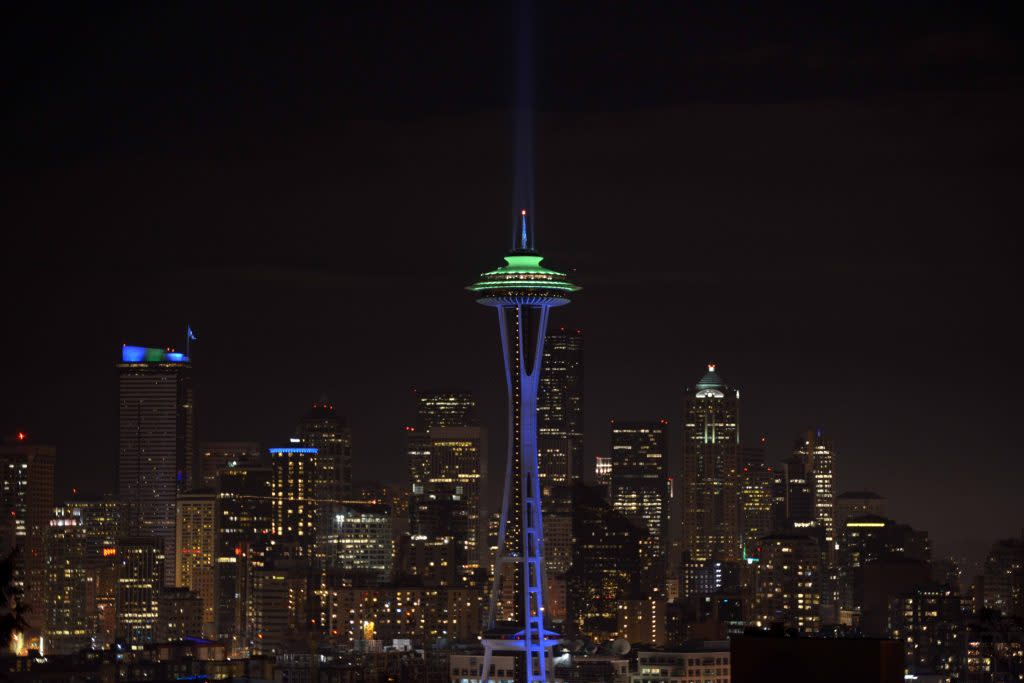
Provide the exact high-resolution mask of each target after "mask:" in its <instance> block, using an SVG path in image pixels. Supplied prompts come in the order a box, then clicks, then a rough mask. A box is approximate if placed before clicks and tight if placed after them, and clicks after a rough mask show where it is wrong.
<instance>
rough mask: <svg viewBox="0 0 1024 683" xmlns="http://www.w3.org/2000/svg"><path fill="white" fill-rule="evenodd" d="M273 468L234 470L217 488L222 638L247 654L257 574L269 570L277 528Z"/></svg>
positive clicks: (218, 619)
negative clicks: (252, 591)
mask: <svg viewBox="0 0 1024 683" xmlns="http://www.w3.org/2000/svg"><path fill="white" fill-rule="evenodd" d="M272 475H273V470H272V469H271V468H270V467H254V466H249V467H242V466H238V467H228V468H227V469H224V470H222V471H221V473H220V477H219V481H218V485H217V503H218V505H217V508H218V511H219V514H218V518H217V529H216V536H215V541H216V553H217V561H216V564H215V565H214V575H215V582H216V604H217V609H216V625H217V626H216V633H217V638H218V639H221V640H224V641H225V642H229V643H231V644H232V650H233V651H235V652H239V651H244V648H245V643H244V638H243V636H244V633H245V628H246V624H247V623H248V609H249V604H250V602H249V593H250V588H251V584H252V572H253V571H254V570H256V569H259V568H261V567H263V566H264V564H265V561H266V555H267V551H268V549H269V547H270V540H271V535H270V534H271V530H272V528H273V505H272V503H271V479H272Z"/></svg>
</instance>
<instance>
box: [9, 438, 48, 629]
mask: <svg viewBox="0 0 1024 683" xmlns="http://www.w3.org/2000/svg"><path fill="white" fill-rule="evenodd" d="M56 457H57V451H56V449H55V448H53V447H52V446H41V445H36V444H33V443H31V441H30V440H29V439H28V438H27V437H26V436H25V435H24V434H21V433H19V434H18V435H17V436H16V438H14V439H12V440H10V441H7V442H5V443H3V444H0V533H2V534H3V537H2V538H0V552H2V553H3V556H6V555H7V554H8V553H9V552H11V550H12V549H14V548H15V547H17V548H19V549H20V553H19V557H18V559H17V562H16V564H15V576H14V582H15V584H16V585H19V587H21V588H22V589H23V590H24V591H25V597H24V600H25V603H26V604H29V605H42V604H45V602H46V548H45V547H44V539H45V538H46V533H47V531H48V529H49V524H50V519H51V518H52V516H53V470H54V463H55V461H56ZM45 616H46V614H45V612H44V611H41V610H40V611H39V612H38V613H36V614H32V613H30V614H28V615H27V619H28V623H29V626H30V629H29V633H30V634H32V635H38V632H39V630H40V629H42V628H43V627H44V626H45V624H44V621H45Z"/></svg>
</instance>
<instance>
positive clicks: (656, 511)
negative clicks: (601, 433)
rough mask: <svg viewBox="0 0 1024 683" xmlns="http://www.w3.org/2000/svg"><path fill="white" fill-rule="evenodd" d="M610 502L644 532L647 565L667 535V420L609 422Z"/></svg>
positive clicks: (662, 549) (658, 554)
mask: <svg viewBox="0 0 1024 683" xmlns="http://www.w3.org/2000/svg"><path fill="white" fill-rule="evenodd" d="M611 454H612V455H611V457H612V474H611V503H612V507H613V508H614V509H615V511H616V512H618V513H620V514H623V515H625V516H626V517H629V518H631V519H633V520H634V521H635V522H637V523H638V524H639V525H640V526H641V527H642V528H643V529H645V530H646V531H647V536H646V538H644V539H643V541H642V542H641V545H640V550H641V553H642V555H643V556H644V557H643V559H644V563H645V564H646V565H648V566H649V565H650V564H652V563H653V562H655V561H656V560H657V559H658V558H660V557H661V556H662V555H663V554H664V552H665V543H666V541H667V537H668V533H667V532H668V529H667V528H666V523H667V521H668V479H667V477H666V474H665V458H666V456H667V454H668V420H660V421H655V422H616V421H614V420H613V421H612V424H611Z"/></svg>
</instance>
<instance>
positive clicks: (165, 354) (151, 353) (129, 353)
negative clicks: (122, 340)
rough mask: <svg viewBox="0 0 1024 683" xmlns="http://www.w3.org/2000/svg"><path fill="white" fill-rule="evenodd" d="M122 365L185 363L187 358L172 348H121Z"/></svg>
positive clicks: (125, 345) (130, 346)
mask: <svg viewBox="0 0 1024 683" xmlns="http://www.w3.org/2000/svg"><path fill="white" fill-rule="evenodd" d="M121 362H122V363H187V362H188V356H186V355H185V354H183V353H177V352H176V351H175V350H174V349H172V348H166V349H158V348H154V347H150V346H132V345H130V344H124V345H122V346H121Z"/></svg>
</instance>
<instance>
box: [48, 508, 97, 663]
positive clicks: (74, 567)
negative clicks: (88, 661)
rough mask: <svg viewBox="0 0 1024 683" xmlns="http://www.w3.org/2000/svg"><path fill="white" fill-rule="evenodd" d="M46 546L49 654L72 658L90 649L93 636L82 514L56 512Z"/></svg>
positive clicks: (64, 510)
mask: <svg viewBox="0 0 1024 683" xmlns="http://www.w3.org/2000/svg"><path fill="white" fill-rule="evenodd" d="M45 545H46V559H47V562H46V583H47V591H46V594H47V599H46V603H45V604H44V605H42V606H41V607H42V609H45V610H46V632H45V633H46V638H45V642H46V652H47V653H50V654H72V653H74V652H78V651H79V650H81V649H84V648H88V647H89V646H90V645H91V636H92V634H93V632H94V627H93V624H92V623H90V616H91V611H90V610H89V609H88V605H87V599H88V595H89V590H88V588H89V575H88V572H87V571H86V562H85V555H86V548H87V540H86V533H85V525H84V524H83V523H82V513H81V510H79V509H77V508H75V507H74V506H61V507H57V508H55V509H54V511H53V518H52V519H51V520H50V528H49V533H48V534H47V535H46V544H45ZM38 608H39V607H36V609H38Z"/></svg>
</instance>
